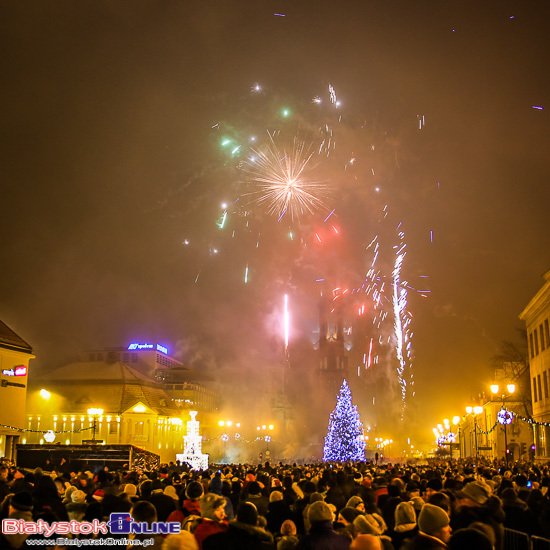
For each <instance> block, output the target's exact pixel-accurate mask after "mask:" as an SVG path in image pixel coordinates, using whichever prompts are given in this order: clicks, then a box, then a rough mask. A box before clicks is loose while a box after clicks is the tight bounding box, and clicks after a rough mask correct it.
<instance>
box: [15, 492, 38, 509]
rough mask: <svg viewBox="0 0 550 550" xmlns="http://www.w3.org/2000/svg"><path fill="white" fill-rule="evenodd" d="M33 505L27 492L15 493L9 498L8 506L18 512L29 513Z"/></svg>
mask: <svg viewBox="0 0 550 550" xmlns="http://www.w3.org/2000/svg"><path fill="white" fill-rule="evenodd" d="M33 505H34V503H33V501H32V496H31V494H30V493H27V491H21V492H20V493H15V495H13V496H12V497H11V501H10V506H12V507H13V508H15V509H16V510H19V511H20V512H30V511H31V510H32V508H33Z"/></svg>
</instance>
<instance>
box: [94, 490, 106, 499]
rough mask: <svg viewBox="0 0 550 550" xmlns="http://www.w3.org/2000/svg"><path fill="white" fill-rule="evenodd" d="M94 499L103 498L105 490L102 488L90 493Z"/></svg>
mask: <svg viewBox="0 0 550 550" xmlns="http://www.w3.org/2000/svg"><path fill="white" fill-rule="evenodd" d="M92 496H93V497H94V498H95V499H96V500H99V502H101V501H102V500H103V497H104V496H105V491H104V490H103V489H98V490H97V491H95V492H94V494H93V495H92Z"/></svg>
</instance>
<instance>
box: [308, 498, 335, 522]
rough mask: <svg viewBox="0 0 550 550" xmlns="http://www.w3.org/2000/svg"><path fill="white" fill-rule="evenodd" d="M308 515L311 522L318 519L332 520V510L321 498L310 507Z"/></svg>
mask: <svg viewBox="0 0 550 550" xmlns="http://www.w3.org/2000/svg"><path fill="white" fill-rule="evenodd" d="M307 517H308V519H309V522H310V523H315V522H316V521H332V512H331V510H330V508H329V506H328V504H327V503H326V502H324V501H322V500H319V501H318V502H314V503H313V504H312V505H311V506H310V507H309V511H308V515H307Z"/></svg>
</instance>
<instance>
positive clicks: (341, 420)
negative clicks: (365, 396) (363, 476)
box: [323, 380, 365, 462]
mask: <svg viewBox="0 0 550 550" xmlns="http://www.w3.org/2000/svg"><path fill="white" fill-rule="evenodd" d="M323 455H324V456H323V460H325V461H329V460H335V461H339V462H345V461H346V460H365V440H364V438H363V424H362V422H361V418H360V416H359V413H358V412H357V406H356V405H354V404H353V403H352V400H351V390H350V388H349V386H348V383H347V382H346V380H344V383H343V384H342V387H341V388H340V393H339V395H338V397H337V400H336V408H335V409H334V410H333V411H332V413H331V415H330V419H329V422H328V431H327V436H326V437H325V447H324V450H323Z"/></svg>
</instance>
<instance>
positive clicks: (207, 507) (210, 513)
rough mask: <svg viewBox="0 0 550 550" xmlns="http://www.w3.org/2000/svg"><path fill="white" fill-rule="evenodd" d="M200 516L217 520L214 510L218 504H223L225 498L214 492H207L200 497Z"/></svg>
mask: <svg viewBox="0 0 550 550" xmlns="http://www.w3.org/2000/svg"><path fill="white" fill-rule="evenodd" d="M200 503H201V517H202V518H208V519H213V520H214V521H219V519H218V518H217V517H216V515H215V514H214V512H215V511H216V509H217V508H219V507H220V506H225V498H223V497H221V496H219V495H215V494H214V493H208V494H207V495H204V496H203V497H201V500H200Z"/></svg>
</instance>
